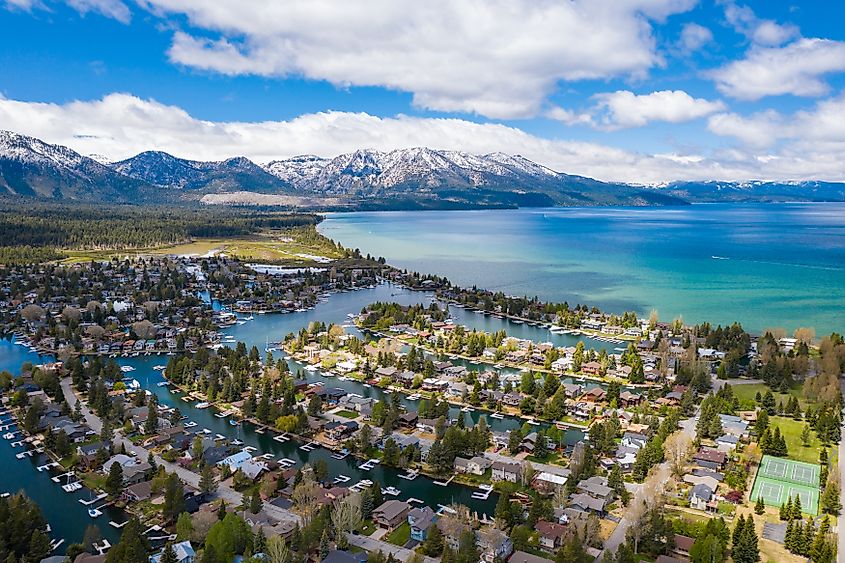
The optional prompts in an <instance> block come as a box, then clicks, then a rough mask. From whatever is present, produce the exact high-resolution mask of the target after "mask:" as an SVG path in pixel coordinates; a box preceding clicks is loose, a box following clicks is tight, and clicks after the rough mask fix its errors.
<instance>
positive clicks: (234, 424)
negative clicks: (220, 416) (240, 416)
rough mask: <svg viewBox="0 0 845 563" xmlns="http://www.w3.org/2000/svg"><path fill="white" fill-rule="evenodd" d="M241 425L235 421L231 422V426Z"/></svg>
mask: <svg viewBox="0 0 845 563" xmlns="http://www.w3.org/2000/svg"><path fill="white" fill-rule="evenodd" d="M240 424H241V423H240V422H239V421H237V420H234V419H233V420H230V421H229V425H230V426H240Z"/></svg>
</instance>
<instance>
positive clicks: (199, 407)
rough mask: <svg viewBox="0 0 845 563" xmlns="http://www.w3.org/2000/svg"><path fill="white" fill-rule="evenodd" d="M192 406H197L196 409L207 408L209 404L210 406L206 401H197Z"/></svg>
mask: <svg viewBox="0 0 845 563" xmlns="http://www.w3.org/2000/svg"><path fill="white" fill-rule="evenodd" d="M194 406H195V407H196V408H198V409H207V408H208V407H210V406H211V403H208V402H206V401H203V402H201V403H197V404H196V405H194Z"/></svg>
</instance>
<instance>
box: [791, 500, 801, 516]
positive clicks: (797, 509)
mask: <svg viewBox="0 0 845 563" xmlns="http://www.w3.org/2000/svg"><path fill="white" fill-rule="evenodd" d="M801 512H802V510H801V496H800V495H798V494H796V495H795V500H794V501H792V518H793V520H800V519H801Z"/></svg>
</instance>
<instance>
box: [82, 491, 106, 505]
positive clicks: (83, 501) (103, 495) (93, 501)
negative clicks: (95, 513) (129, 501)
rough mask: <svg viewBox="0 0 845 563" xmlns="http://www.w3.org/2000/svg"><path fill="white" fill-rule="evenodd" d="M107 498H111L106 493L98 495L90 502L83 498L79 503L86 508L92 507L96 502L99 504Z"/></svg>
mask: <svg viewBox="0 0 845 563" xmlns="http://www.w3.org/2000/svg"><path fill="white" fill-rule="evenodd" d="M107 496H109V495H107V494H106V493H101V494H99V495H97V496H96V497H94V498H92V499H90V500H85V499H83V498H81V499H79V503H80V504H84V505H85V506H91V505H92V504H94V503H95V502H97V501H99V500H103V499H104V498H106V497H107Z"/></svg>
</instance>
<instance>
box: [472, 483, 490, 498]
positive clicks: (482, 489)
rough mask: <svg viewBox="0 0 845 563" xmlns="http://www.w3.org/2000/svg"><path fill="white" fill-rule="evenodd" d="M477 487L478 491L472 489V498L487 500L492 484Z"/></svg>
mask: <svg viewBox="0 0 845 563" xmlns="http://www.w3.org/2000/svg"><path fill="white" fill-rule="evenodd" d="M478 489H479V490H478V491H474V492H473V493H472V495H471V496H472V498H474V499H477V500H487V499H488V498H490V493H492V492H493V487H492V485H479V486H478Z"/></svg>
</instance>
